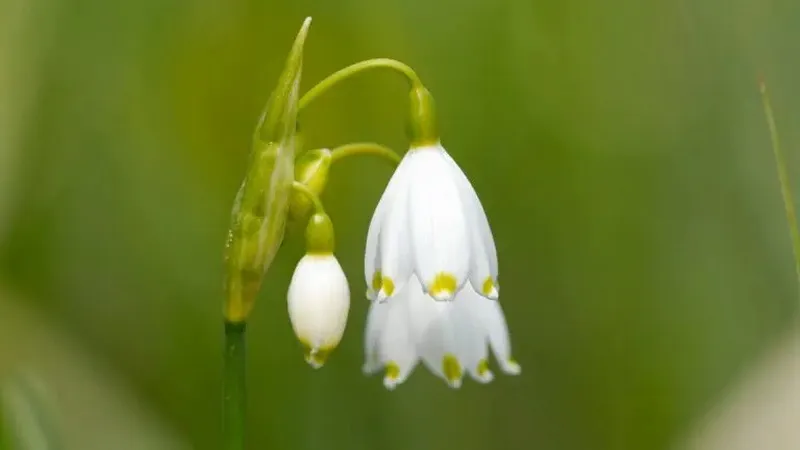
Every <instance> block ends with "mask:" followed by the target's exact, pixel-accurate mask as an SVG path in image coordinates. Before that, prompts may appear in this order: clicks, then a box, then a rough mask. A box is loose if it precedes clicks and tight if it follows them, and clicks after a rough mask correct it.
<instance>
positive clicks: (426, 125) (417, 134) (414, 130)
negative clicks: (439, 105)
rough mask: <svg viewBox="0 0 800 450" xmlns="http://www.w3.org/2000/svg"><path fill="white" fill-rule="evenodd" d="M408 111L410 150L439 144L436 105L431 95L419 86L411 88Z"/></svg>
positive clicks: (423, 87)
mask: <svg viewBox="0 0 800 450" xmlns="http://www.w3.org/2000/svg"><path fill="white" fill-rule="evenodd" d="M409 97H410V109H409V119H408V127H409V134H410V136H409V138H410V139H411V148H416V147H425V146H429V145H436V144H438V143H439V127H438V124H437V123H436V104H435V103H434V101H433V95H431V93H430V91H428V89H426V88H425V86H422V85H421V84H415V85H413V86H412V87H411V92H410V96H409Z"/></svg>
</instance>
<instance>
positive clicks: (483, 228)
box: [444, 152, 499, 300]
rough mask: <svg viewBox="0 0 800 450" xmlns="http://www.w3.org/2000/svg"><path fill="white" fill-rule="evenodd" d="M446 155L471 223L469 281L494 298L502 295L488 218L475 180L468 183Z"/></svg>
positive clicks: (479, 290)
mask: <svg viewBox="0 0 800 450" xmlns="http://www.w3.org/2000/svg"><path fill="white" fill-rule="evenodd" d="M444 156H445V159H446V160H447V162H448V163H449V166H450V169H451V172H452V174H453V178H454V179H455V180H456V183H457V185H458V190H459V194H460V195H461V199H462V201H463V202H464V208H465V214H466V216H467V220H468V221H469V224H470V240H471V244H472V254H471V257H472V259H471V261H470V263H471V264H470V283H471V284H472V287H473V288H475V291H476V292H478V293H480V294H481V295H483V296H484V297H487V298H490V299H492V300H495V299H497V297H498V296H499V292H498V290H499V286H498V279H497V278H498V265H497V248H496V247H495V243H494V237H493V235H492V229H491V227H490V226H489V220H488V218H487V217H486V212H485V211H484V209H483V205H482V204H481V201H480V199H479V198H478V194H477V193H476V192H475V188H473V187H472V183H470V182H469V179H468V178H467V176H466V174H464V171H463V170H461V167H459V165H458V163H456V161H455V160H454V159H453V158H452V157H451V156H450V155H449V154H448V153H447V152H445V153H444Z"/></svg>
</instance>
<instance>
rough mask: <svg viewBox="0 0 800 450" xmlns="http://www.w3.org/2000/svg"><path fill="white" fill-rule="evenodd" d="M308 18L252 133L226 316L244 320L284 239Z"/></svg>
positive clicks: (233, 235) (232, 245)
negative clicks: (251, 145)
mask: <svg viewBox="0 0 800 450" xmlns="http://www.w3.org/2000/svg"><path fill="white" fill-rule="evenodd" d="M310 24H311V21H310V19H307V20H306V21H305V22H304V23H303V26H302V28H301V29H300V32H299V33H298V35H297V38H296V39H295V41H294V45H293V46H292V50H291V52H290V53H289V57H288V59H287V61H286V67H285V69H284V70H283V73H282V74H281V76H280V79H279V80H278V85H277V87H276V88H275V90H274V91H273V92H272V95H271V96H270V98H269V101H268V102H267V106H266V108H265V109H264V112H263V113H262V115H261V118H260V120H259V124H258V127H257V128H256V131H255V134H254V136H253V147H252V150H251V153H250V161H249V163H248V167H247V174H246V175H245V177H244V180H243V181H242V184H241V187H240V188H239V192H238V194H237V195H236V200H235V201H234V205H233V211H232V217H231V226H230V229H229V231H228V240H227V244H226V248H225V264H226V271H227V277H226V282H225V289H226V299H225V304H224V315H225V319H226V320H228V321H229V322H242V321H244V320H245V319H246V318H247V316H248V314H249V313H250V311H251V309H252V307H253V303H254V301H255V297H256V295H257V294H258V290H259V288H260V286H261V281H262V279H263V277H264V274H265V273H266V271H267V269H268V268H269V266H270V264H271V263H272V260H273V259H274V258H275V254H276V253H277V251H278V248H279V247H280V245H281V242H282V241H283V235H284V230H285V228H286V218H287V215H288V206H289V196H290V194H291V189H292V182H293V181H294V157H295V131H296V127H297V110H298V100H299V89H300V75H301V72H302V67H303V44H304V42H305V38H306V34H307V33H308V27H309V25H310Z"/></svg>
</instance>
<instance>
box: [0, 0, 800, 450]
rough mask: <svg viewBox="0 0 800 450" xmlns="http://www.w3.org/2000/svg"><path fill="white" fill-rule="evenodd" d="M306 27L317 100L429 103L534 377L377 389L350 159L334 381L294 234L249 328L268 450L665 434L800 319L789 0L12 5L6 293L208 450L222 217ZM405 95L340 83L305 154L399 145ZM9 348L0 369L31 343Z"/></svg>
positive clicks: (0, 255)
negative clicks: (291, 318)
mask: <svg viewBox="0 0 800 450" xmlns="http://www.w3.org/2000/svg"><path fill="white" fill-rule="evenodd" d="M308 15H310V16H313V18H314V22H313V25H312V27H311V31H310V34H309V38H308V40H307V43H306V49H305V62H304V72H303V79H302V82H301V89H302V90H303V91H305V90H307V89H308V88H309V87H311V86H313V84H314V83H315V82H316V81H319V80H321V79H322V78H323V77H324V76H326V75H327V74H329V73H331V72H333V71H334V70H337V69H339V68H341V67H344V66H345V65H347V64H350V63H352V62H356V61H358V60H361V59H366V58H372V57H391V58H396V59H400V60H402V61H404V62H406V63H408V64H410V65H411V66H412V67H413V68H414V69H415V70H416V71H417V72H418V73H419V74H420V76H421V77H422V79H423V81H424V82H425V83H426V85H427V86H428V88H429V89H430V90H431V91H432V93H433V94H434V96H435V97H436V100H437V105H438V112H439V115H440V117H439V120H440V123H441V129H442V135H443V143H444V145H445V146H446V147H447V149H448V150H449V151H450V152H451V154H452V155H453V156H454V158H456V160H458V161H459V163H460V165H461V166H462V168H463V169H464V171H465V172H466V173H467V175H468V176H469V177H470V179H471V180H472V182H473V184H474V186H475V188H476V190H477V191H478V193H479V195H480V196H481V198H482V200H483V203H484V207H485V209H486V211H487V213H488V215H489V218H490V222H491V224H492V227H493V229H494V232H495V239H496V242H497V247H498V252H499V257H500V266H501V273H502V275H501V277H502V285H503V295H502V297H501V302H502V304H503V307H504V309H505V312H506V315H507V319H508V322H509V326H510V328H511V333H512V345H513V346H514V354H515V357H516V358H517V359H518V360H519V362H520V363H521V364H522V367H523V374H522V375H521V376H520V377H507V376H501V375H499V374H498V375H499V376H498V377H497V378H496V380H495V382H493V383H492V384H490V385H488V386H482V385H478V384H476V383H473V382H470V381H466V382H465V385H464V386H463V388H462V389H461V390H460V391H453V390H450V389H448V388H447V387H446V386H445V384H444V383H443V382H441V380H438V379H436V378H434V376H432V375H431V374H429V373H428V372H427V371H426V370H424V369H422V368H418V370H416V371H415V373H414V375H413V376H412V377H411V378H410V379H409V381H408V382H407V383H406V384H404V385H402V386H401V387H400V388H399V389H398V390H396V391H394V392H387V391H385V390H384V388H383V386H382V384H381V382H380V379H379V378H378V377H374V378H367V377H364V376H363V375H362V374H361V371H360V368H361V364H362V337H363V324H364V319H365V315H366V311H367V306H368V303H367V300H366V299H363V298H362V297H361V295H360V294H359V293H361V292H362V291H363V290H364V286H365V281H364V280H363V270H362V265H363V251H364V241H365V239H366V232H367V226H368V224H369V220H370V217H371V214H372V211H373V209H374V207H375V205H376V204H377V201H378V198H379V196H380V194H381V192H382V191H383V188H384V186H385V184H386V182H387V180H388V178H389V176H390V175H391V169H390V168H389V167H387V165H386V164H385V163H384V162H383V161H380V160H376V159H371V158H368V157H367V158H363V159H353V160H347V161H345V162H342V163H341V164H339V163H337V165H336V166H335V167H334V168H333V169H332V173H331V180H330V183H329V185H328V187H327V189H326V192H325V194H324V196H323V200H324V201H325V204H326V209H327V210H328V212H329V214H330V215H331V217H332V219H333V221H334V224H335V226H336V230H337V247H338V249H337V254H338V257H339V259H340V261H341V263H342V265H343V267H344V268H345V271H346V273H347V274H348V277H349V280H350V283H351V291H352V292H353V293H354V298H353V308H352V310H351V314H350V320H349V324H348V328H347V331H346V333H345V337H344V340H343V342H342V344H341V346H340V347H339V348H338V349H337V350H336V352H335V353H334V354H333V355H332V357H331V359H330V360H329V362H328V364H327V365H326V366H325V367H324V368H323V369H321V370H319V371H314V370H312V369H311V368H309V367H308V366H307V365H306V364H305V362H304V361H303V358H302V354H301V349H300V345H299V344H298V343H297V342H296V339H295V337H294V336H293V334H292V330H291V327H290V325H289V322H288V318H287V314H286V303H285V301H286V300H285V294H286V290H287V287H288V282H289V279H290V276H291V273H292V270H293V267H294V264H295V263H296V261H297V260H298V259H299V258H300V256H301V254H302V251H303V248H302V246H303V242H302V232H301V231H299V232H298V231H297V230H302V228H295V229H293V231H292V232H291V233H290V234H289V235H288V236H287V242H286V244H285V245H284V247H283V249H282V251H281V252H280V254H279V256H278V258H277V259H276V261H275V263H274V264H273V266H272V268H271V270H270V272H269V274H268V276H267V279H266V280H265V285H264V287H263V289H262V292H261V295H260V297H259V301H258V304H257V306H256V309H255V312H254V315H253V317H252V319H251V321H250V326H249V334H250V336H249V343H248V344H249V348H248V351H249V355H248V358H249V359H248V363H249V367H248V380H249V386H248V389H249V393H248V395H249V397H248V401H249V419H248V420H249V421H248V436H247V437H248V439H249V445H250V448H253V449H256V448H258V449H281V450H293V449H314V450H322V449H348V450H359V449H364V450H366V449H377V448H380V449H383V450H406V449H414V450H423V449H432V450H438V449H448V448H458V449H462V450H473V449H475V450H477V449H519V450H524V449H554V450H562V449H563V450H583V449H586V450H604V449H615V450H628V449H630V450H651V449H665V448H671V446H673V445H676V442H678V441H679V440H680V439H681V437H682V436H683V435H684V434H686V433H688V432H689V431H690V430H691V428H692V427H693V424H694V423H695V422H696V421H697V420H699V419H701V418H702V417H703V416H704V414H705V413H706V412H707V411H708V410H709V408H711V407H712V406H713V405H714V404H715V403H716V402H717V401H718V400H720V399H721V398H722V397H724V395H725V393H726V389H727V388H728V387H729V386H730V385H731V384H732V383H734V382H735V381H736V380H737V379H738V377H739V376H740V375H741V374H742V373H743V371H744V370H745V369H746V368H747V367H748V366H750V365H751V364H752V363H754V361H756V360H757V359H758V357H759V355H760V354H762V352H763V351H764V350H765V349H766V348H767V347H769V346H770V345H771V343H773V342H775V341H776V340H778V339H779V338H780V337H781V336H782V335H783V334H784V333H785V332H787V331H788V330H789V329H790V327H791V326H792V325H793V323H794V319H793V318H792V317H793V316H794V315H795V314H796V313H797V302H798V300H797V287H796V280H795V275H794V268H793V263H792V256H791V250H790V249H791V246H790V242H789V235H788V232H787V229H786V224H785V221H784V216H783V209H782V203H781V198H780V191H779V185H778V181H777V177H776V175H775V167H774V162H773V159H772V153H771V150H770V141H769V134H768V131H767V127H766V124H765V122H764V117H763V112H762V110H761V106H760V100H759V97H758V89H757V84H756V83H757V79H758V77H759V75H763V76H765V77H766V79H767V81H768V82H769V84H770V90H771V92H772V95H773V105H774V107H775V114H776V117H777V121H778V127H779V130H780V132H781V134H782V136H781V137H782V139H783V142H784V147H785V148H786V150H787V153H788V155H789V163H790V164H789V165H790V175H792V177H793V179H794V180H795V181H796V183H795V185H796V186H800V171H798V170H796V169H795V167H797V163H798V162H800V161H798V157H797V156H796V155H797V154H798V153H797V151H796V149H797V148H800V131H798V130H800V128H798V127H796V126H793V125H794V124H796V123H797V121H798V119H800V102H799V101H798V100H797V99H798V98H800V97H798V94H800V85H798V83H797V80H798V79H800V60H798V59H797V55H798V51H800V32H799V31H798V30H800V28H799V27H798V24H800V6H798V3H797V2H796V1H792V0H769V1H758V0H729V1H722V0H694V1H689V0H677V1H658V0H656V1H652V2H644V1H634V0H609V1H606V2H593V1H588V0H541V1H530V0H462V1H458V2H457V1H453V0H442V1H438V2H433V1H420V0H386V1H382V2H373V1H369V0H340V1H324V0H298V1H295V2H279V1H276V0H233V1H228V2H214V1H208V0H197V1H188V0H140V1H136V2H112V1H104V0H84V1H76V0H0V30H3V31H2V32H0V63H2V64H0V67H2V69H0V71H1V72H0V94H2V96H1V98H0V139H1V140H0V263H1V264H0V266H1V272H0V273H2V280H3V282H2V286H4V289H5V290H7V291H8V292H14V294H13V295H7V296H5V295H3V294H2V292H0V303H2V302H8V304H14V305H19V307H23V308H25V310H26V311H29V312H30V311H32V312H31V314H33V317H37V318H41V319H42V320H45V321H46V323H47V324H48V327H52V328H54V329H55V330H57V334H55V335H54V336H62V335H64V336H69V338H70V339H74V340H75V342H76V344H75V346H76V348H78V349H79V350H80V351H81V352H82V354H88V355H90V358H91V360H92V361H93V363H91V364H100V365H102V366H103V367H105V368H107V370H108V371H109V372H110V373H112V374H113V376H114V379H115V380H117V383H119V384H120V385H122V386H124V389H125V390H126V392H129V393H130V395H126V396H125V397H123V398H125V399H126V400H124V402H125V403H126V405H127V404H130V405H135V407H136V409H143V410H147V411H150V413H151V414H152V416H153V417H154V418H153V420H155V421H157V422H158V423H159V424H160V425H159V426H163V427H164V428H165V429H168V430H170V433H172V434H173V435H175V436H177V441H178V442H181V443H182V445H185V446H187V448H196V449H217V448H219V447H220V443H221V408H220V406H221V399H220V392H221V373H222V370H221V363H222V359H221V355H222V341H221V334H222V323H221V304H222V298H223V297H222V294H223V291H222V279H223V265H222V251H223V244H224V242H225V234H226V231H227V227H228V222H229V217H230V208H231V206H232V202H233V198H234V196H235V194H236V190H237V188H238V185H239V183H240V181H241V178H242V176H243V175H244V171H245V164H246V161H247V154H248V152H249V149H250V143H251V137H252V133H253V127H254V126H255V124H256V121H257V118H258V115H259V113H260V111H261V109H262V108H263V106H264V102H265V101H266V99H267V96H268V95H269V92H270V91H271V90H272V88H273V87H274V84H275V82H276V81H277V76H278V73H279V72H280V70H281V69H282V66H283V63H284V61H285V57H286V53H287V52H288V50H289V47H290V45H291V42H292V40H293V39H294V36H295V34H296V32H297V29H298V27H299V26H300V24H301V22H302V20H303V18H304V17H305V16H308ZM405 89H406V84H405V82H404V81H403V79H402V78H401V77H399V76H397V75H396V74H393V73H390V72H388V71H387V72H381V71H379V72H374V73H370V74H365V75H362V76H359V77H358V78H356V79H353V80H351V81H349V82H347V83H346V84H344V85H342V86H341V88H339V89H337V90H335V91H333V92H331V93H330V94H328V95H326V96H325V97H324V98H322V99H321V100H320V101H319V102H317V103H314V104H313V105H312V106H311V107H310V108H309V109H308V110H307V111H304V114H303V115H302V117H301V118H300V127H301V131H302V137H303V142H304V145H305V147H306V148H315V147H323V146H335V145H340V144H344V143H347V142H351V141H357V140H359V141H363V140H371V141H376V142H380V143H384V144H387V145H389V146H391V147H393V148H396V149H398V150H404V147H406V146H407V140H406V137H405V135H404V119H405V108H406V101H407V100H406V99H407V97H406V91H405ZM360 300H361V301H360ZM26 314H27V313H26ZM19 317H22V316H19V315H12V314H5V313H4V314H0V329H5V330H12V329H13V330H17V329H19V330H25V329H29V328H26V327H17V328H14V325H15V323H16V321H21V320H23V319H20V318H19ZM25 317H28V316H27V315H25ZM36 320H39V319H36ZM21 332H22V331H20V333H21ZM15 333H16V332H15ZM37 333H39V332H37ZM2 336H3V337H2V339H0V369H3V368H5V367H7V366H8V364H4V363H3V360H4V359H10V358H12V357H13V358H16V357H17V356H18V354H19V352H18V351H17V350H16V349H17V348H18V346H19V345H22V341H24V340H20V339H15V338H14V337H15V336H18V334H14V335H11V334H10V333H5V334H2ZM48 336H49V335H48ZM26 342H27V341H26ZM47 342H48V343H54V342H60V341H59V339H58V338H53V340H49V341H47ZM26 345H27V344H26ZM48 345H49V344H48ZM26 348H29V349H30V352H31V353H35V352H37V351H39V349H40V347H36V346H34V345H30V346H27V347H26ZM47 348H50V347H47ZM48 355H49V353H48ZM54 357H55V356H54ZM87 364H89V363H87ZM55 367H56V368H55V369H54V370H52V371H50V372H49V373H50V376H51V377H55V378H58V377H59V376H62V375H63V376H77V375H75V373H83V372H74V371H69V372H67V371H66V370H63V371H62V369H61V368H62V367H63V366H61V365H55ZM90 367H94V366H93V365H91V366H90ZM90 372H91V370H90ZM4 373H5V372H4V371H3V370H0V376H2V375H4ZM84 406H85V407H86V408H90V407H91V405H84ZM64 414H65V415H66V416H69V415H70V414H71V412H70V411H64ZM78 414H80V412H78ZM80 432H81V433H83V434H84V435H86V436H92V435H93V434H94V433H97V432H99V430H98V429H95V428H92V427H88V428H86V429H84V430H80ZM74 433H77V432H75V431H74V430H73V434H74ZM116 438H118V443H117V444H116V445H115V446H114V447H113V448H116V449H121V450H127V449H138V448H176V447H175V445H178V444H170V445H171V446H170V445H167V444H162V446H161V447H158V446H157V445H153V446H150V447H142V446H139V445H136V444H133V442H134V441H133V440H134V439H135V437H134V436H131V435H125V434H122V433H120V434H119V435H117V436H116ZM75 439H77V440H78V441H79V440H80V437H78V438H75ZM79 448H80V447H79ZM82 448H84V449H86V448H91V447H89V446H86V447H82ZM107 448H110V447H107Z"/></svg>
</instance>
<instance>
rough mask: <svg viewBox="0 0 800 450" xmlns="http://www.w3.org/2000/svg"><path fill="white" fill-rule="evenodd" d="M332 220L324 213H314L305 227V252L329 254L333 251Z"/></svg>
mask: <svg viewBox="0 0 800 450" xmlns="http://www.w3.org/2000/svg"><path fill="white" fill-rule="evenodd" d="M333 248H334V236H333V222H332V221H331V218H330V217H328V215H327V214H325V213H320V212H318V213H315V214H314V215H313V216H311V219H309V221H308V227H307V228H306V253H308V254H313V255H330V254H332V253H333Z"/></svg>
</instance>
